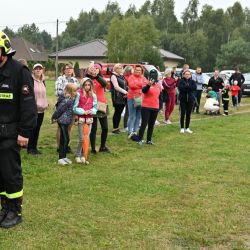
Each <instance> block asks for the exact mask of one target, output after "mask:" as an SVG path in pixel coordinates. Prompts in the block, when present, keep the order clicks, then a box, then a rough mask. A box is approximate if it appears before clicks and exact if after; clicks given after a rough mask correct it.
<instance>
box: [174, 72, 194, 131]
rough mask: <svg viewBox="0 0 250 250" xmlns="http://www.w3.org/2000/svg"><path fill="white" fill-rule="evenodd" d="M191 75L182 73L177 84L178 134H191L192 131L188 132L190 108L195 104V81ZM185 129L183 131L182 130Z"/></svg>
mask: <svg viewBox="0 0 250 250" xmlns="http://www.w3.org/2000/svg"><path fill="white" fill-rule="evenodd" d="M191 77H192V74H191V72H190V71H189V70H186V71H184V72H183V78H182V79H181V80H180V82H179V86H178V89H179V100H180V112H181V117H180V125H181V130H180V133H185V132H186V133H189V134H192V133H193V131H191V130H190V128H189V125H190V118H191V113H192V108H193V106H194V102H195V96H194V92H195V90H196V84H195V81H194V80H192V78H191ZM185 117H186V124H185V126H184V120H185ZM184 128H185V129H184Z"/></svg>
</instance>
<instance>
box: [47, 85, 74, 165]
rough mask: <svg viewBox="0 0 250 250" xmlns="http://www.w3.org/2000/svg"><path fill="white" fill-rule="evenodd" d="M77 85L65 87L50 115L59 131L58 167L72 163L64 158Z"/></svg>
mask: <svg viewBox="0 0 250 250" xmlns="http://www.w3.org/2000/svg"><path fill="white" fill-rule="evenodd" d="M76 91H77V85H75V84H74V83H69V84H67V85H66V87H65V89H64V91H63V93H64V94H63V95H60V96H59V98H58V101H57V104H56V111H55V112H54V114H53V115H52V118H51V119H52V122H54V121H57V123H58V126H59V129H60V140H59V142H60V143H59V160H58V164H59V165H67V164H71V163H72V161H71V160H70V159H68V158H67V157H66V152H67V148H68V144H69V132H68V127H69V125H70V124H71V123H72V119H73V102H74V97H75V96H76Z"/></svg>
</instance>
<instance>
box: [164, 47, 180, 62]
mask: <svg viewBox="0 0 250 250" xmlns="http://www.w3.org/2000/svg"><path fill="white" fill-rule="evenodd" d="M159 51H160V54H161V57H162V58H166V59H174V60H184V58H183V57H181V56H178V55H176V54H174V53H172V52H170V51H168V50H164V49H159Z"/></svg>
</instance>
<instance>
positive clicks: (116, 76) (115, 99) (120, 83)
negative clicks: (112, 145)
mask: <svg viewBox="0 0 250 250" xmlns="http://www.w3.org/2000/svg"><path fill="white" fill-rule="evenodd" d="M110 82H111V90H110V91H111V96H112V103H113V107H114V109H115V112H114V115H113V131H112V133H113V134H119V133H120V130H119V124H120V121H121V114H122V111H123V109H124V107H125V105H126V99H127V93H128V92H127V84H126V80H125V78H124V76H123V67H122V65H121V64H119V63H118V64H115V65H114V68H113V72H112V74H111V78H110Z"/></svg>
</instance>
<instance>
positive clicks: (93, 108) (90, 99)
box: [73, 77, 97, 164]
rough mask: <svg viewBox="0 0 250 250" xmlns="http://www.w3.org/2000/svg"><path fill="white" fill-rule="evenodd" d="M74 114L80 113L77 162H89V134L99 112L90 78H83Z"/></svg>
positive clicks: (75, 102) (76, 98)
mask: <svg viewBox="0 0 250 250" xmlns="http://www.w3.org/2000/svg"><path fill="white" fill-rule="evenodd" d="M73 112H74V114H76V115H78V137H79V142H78V147H77V151H76V158H75V160H76V163H85V164H89V161H88V151H89V135H90V131H91V127H92V123H93V115H95V114H96V112H97V98H96V95H95V94H94V91H93V82H92V80H91V79H90V78H88V77H85V78H83V79H82V82H81V87H80V90H79V91H78V93H77V95H76V97H75V101H74V106H73Z"/></svg>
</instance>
